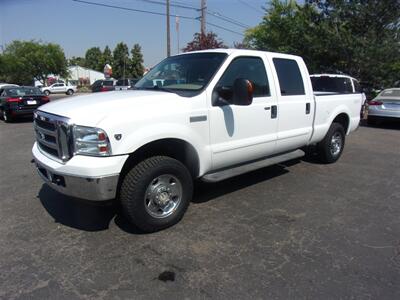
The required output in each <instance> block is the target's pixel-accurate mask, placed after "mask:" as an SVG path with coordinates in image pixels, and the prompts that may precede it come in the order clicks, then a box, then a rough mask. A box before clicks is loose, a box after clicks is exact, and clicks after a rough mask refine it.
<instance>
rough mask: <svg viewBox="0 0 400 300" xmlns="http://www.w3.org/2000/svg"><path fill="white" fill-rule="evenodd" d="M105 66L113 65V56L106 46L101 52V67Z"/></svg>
mask: <svg viewBox="0 0 400 300" xmlns="http://www.w3.org/2000/svg"><path fill="white" fill-rule="evenodd" d="M106 64H109V65H112V64H113V56H112V53H111V50H110V47H108V46H106V47H105V48H104V51H103V57H102V67H103V68H104V66H105V65H106Z"/></svg>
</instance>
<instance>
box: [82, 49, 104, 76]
mask: <svg viewBox="0 0 400 300" xmlns="http://www.w3.org/2000/svg"><path fill="white" fill-rule="evenodd" d="M85 67H87V68H89V69H93V70H96V71H99V72H102V71H103V67H104V65H103V53H102V52H101V50H100V48H99V47H92V48H89V49H88V50H87V51H86V54H85Z"/></svg>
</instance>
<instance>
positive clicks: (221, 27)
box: [206, 22, 244, 36]
mask: <svg viewBox="0 0 400 300" xmlns="http://www.w3.org/2000/svg"><path fill="white" fill-rule="evenodd" d="M206 24H207V25H210V26H214V27H217V28H219V29H222V30H226V31H229V32H232V33H235V34H238V35H241V36H244V34H243V33H240V32H237V31H233V30H230V29H228V28H226V27H223V26H220V25H216V24H213V23H210V22H206Z"/></svg>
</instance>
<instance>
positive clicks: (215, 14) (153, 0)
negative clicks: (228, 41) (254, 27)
mask: <svg viewBox="0 0 400 300" xmlns="http://www.w3.org/2000/svg"><path fill="white" fill-rule="evenodd" d="M134 1H141V2H147V3H151V4H157V5H163V6H165V5H166V3H165V2H161V1H156V0H134ZM170 6H171V7H177V8H182V9H187V10H195V11H200V12H203V11H204V10H203V9H201V8H200V9H199V8H196V7H194V6H188V5H183V4H180V3H179V2H177V1H171V2H170ZM206 14H208V15H210V16H213V17H216V18H219V19H220V20H223V21H225V22H228V23H231V24H233V25H236V26H239V27H242V28H245V29H248V28H249V27H250V26H249V25H247V24H244V23H241V22H239V21H237V20H235V19H232V18H230V17H228V16H225V15H223V14H221V13H219V12H217V11H208V10H206ZM200 20H201V19H200Z"/></svg>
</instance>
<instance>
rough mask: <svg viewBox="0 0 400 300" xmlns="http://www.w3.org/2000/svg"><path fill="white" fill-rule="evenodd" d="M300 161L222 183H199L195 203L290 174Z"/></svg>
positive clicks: (257, 171)
mask: <svg viewBox="0 0 400 300" xmlns="http://www.w3.org/2000/svg"><path fill="white" fill-rule="evenodd" d="M299 162H300V160H291V161H287V162H285V163H282V164H279V165H274V166H270V167H266V168H262V169H259V170H256V171H253V172H250V173H246V174H243V175H240V176H236V177H232V178H230V179H226V180H224V181H221V182H216V183H206V182H203V181H197V182H196V183H195V187H194V196H193V200H192V202H193V203H204V202H208V201H210V200H213V199H215V198H218V197H220V196H222V195H225V194H230V193H233V192H235V191H238V190H241V189H243V188H247V187H249V186H252V185H254V184H257V183H260V182H262V181H266V180H269V179H271V178H275V177H278V176H281V175H284V174H286V173H288V172H289V171H288V170H287V169H286V167H289V166H291V165H294V164H297V163H299Z"/></svg>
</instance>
